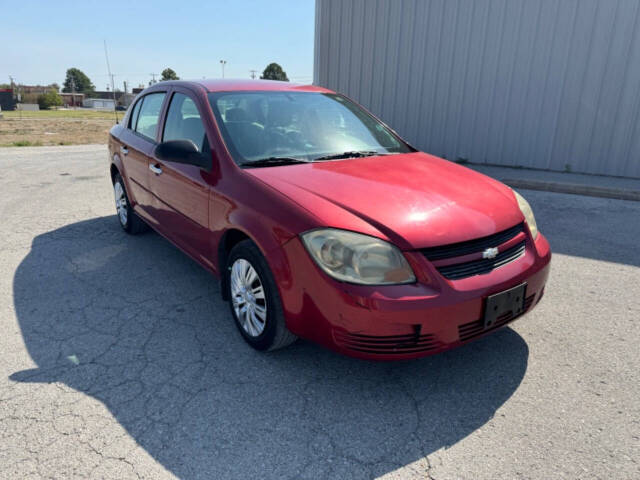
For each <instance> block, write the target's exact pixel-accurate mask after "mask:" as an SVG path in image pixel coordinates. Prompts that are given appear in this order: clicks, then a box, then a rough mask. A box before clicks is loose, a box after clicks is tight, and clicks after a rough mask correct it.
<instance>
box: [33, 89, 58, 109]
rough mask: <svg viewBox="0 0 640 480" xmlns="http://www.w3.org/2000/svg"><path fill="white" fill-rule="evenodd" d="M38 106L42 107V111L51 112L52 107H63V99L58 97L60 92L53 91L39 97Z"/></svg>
mask: <svg viewBox="0 0 640 480" xmlns="http://www.w3.org/2000/svg"><path fill="white" fill-rule="evenodd" d="M38 105H40V109H41V110H49V109H50V108H51V107H59V106H60V105H62V98H61V97H60V95H58V92H56V91H55V90H54V89H51V90H49V91H48V92H47V93H43V94H41V95H38Z"/></svg>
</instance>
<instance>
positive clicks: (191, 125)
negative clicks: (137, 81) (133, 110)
mask: <svg viewBox="0 0 640 480" xmlns="http://www.w3.org/2000/svg"><path fill="white" fill-rule="evenodd" d="M162 140H163V141H166V140H192V141H193V143H195V144H196V146H197V147H198V150H200V151H201V152H202V151H203V150H204V142H205V133H204V125H203V124H202V119H201V118H200V112H198V107H196V104H195V102H194V101H193V100H192V99H191V98H189V97H187V96H186V95H183V94H182V93H175V94H174V95H173V98H172V99H171V105H169V112H168V113H167V121H166V123H165V125H164V134H163V137H162Z"/></svg>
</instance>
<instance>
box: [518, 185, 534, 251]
mask: <svg viewBox="0 0 640 480" xmlns="http://www.w3.org/2000/svg"><path fill="white" fill-rule="evenodd" d="M513 193H515V195H516V200H518V206H519V207H520V211H521V212H522V215H524V219H525V220H526V221H527V224H528V225H529V230H531V235H532V236H533V239H534V240H535V239H536V237H537V236H538V225H537V224H536V217H534V216H533V210H531V205H529V202H527V201H526V200H525V199H524V197H523V196H522V195H520V194H519V193H518V192H516V191H515V190H514V191H513Z"/></svg>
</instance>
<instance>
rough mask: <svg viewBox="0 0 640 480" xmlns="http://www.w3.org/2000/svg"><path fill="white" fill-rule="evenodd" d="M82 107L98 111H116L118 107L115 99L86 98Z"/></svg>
mask: <svg viewBox="0 0 640 480" xmlns="http://www.w3.org/2000/svg"><path fill="white" fill-rule="evenodd" d="M82 106H83V107H87V108H95V109H96V110H115V108H116V105H115V103H114V101H113V99H112V98H111V99H108V98H85V99H84V100H83V101H82Z"/></svg>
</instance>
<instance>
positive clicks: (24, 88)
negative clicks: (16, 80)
mask: <svg viewBox="0 0 640 480" xmlns="http://www.w3.org/2000/svg"><path fill="white" fill-rule="evenodd" d="M52 88H53V89H54V90H55V91H56V92H57V91H58V89H59V88H58V86H57V85H54V84H53V83H52V84H51V85H20V86H19V87H18V90H19V91H20V93H22V94H25V93H47V92H48V91H49V90H51V89H52Z"/></svg>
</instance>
